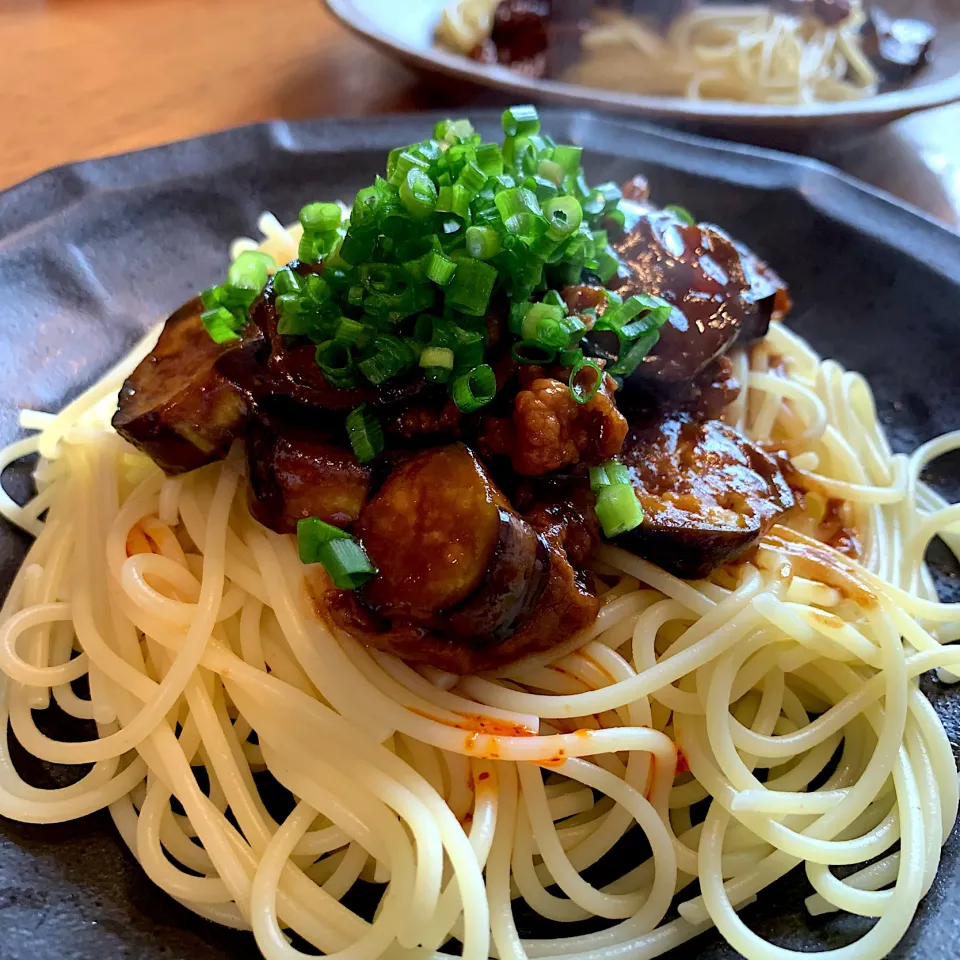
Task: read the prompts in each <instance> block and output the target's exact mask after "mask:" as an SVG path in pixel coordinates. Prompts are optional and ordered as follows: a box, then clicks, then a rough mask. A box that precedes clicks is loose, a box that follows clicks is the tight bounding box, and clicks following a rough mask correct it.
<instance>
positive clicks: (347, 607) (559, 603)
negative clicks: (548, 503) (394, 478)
mask: <svg viewBox="0 0 960 960" xmlns="http://www.w3.org/2000/svg"><path fill="white" fill-rule="evenodd" d="M516 519H517V518H514V519H513V520H512V521H511V522H512V523H515V522H516ZM521 522H522V521H521ZM542 547H543V541H542V540H541V539H540V537H539V536H538V547H537V553H538V555H539V553H540V550H541V549H542ZM544 572H545V574H546V576H545V580H546V584H545V585H544V586H541V587H540V588H538V593H539V599H534V601H533V602H534V604H535V605H534V606H533V609H532V610H527V611H523V613H518V615H517V618H516V619H517V621H518V623H519V625H518V626H517V629H516V630H514V631H513V633H512V635H509V636H507V637H506V639H504V640H503V641H502V642H500V643H495V642H492V641H491V640H490V638H489V637H479V636H475V637H463V636H458V635H456V634H453V633H450V632H444V631H443V630H442V628H440V627H433V628H432V627H428V626H424V625H423V624H420V623H414V622H412V621H410V620H403V619H399V620H387V619H384V618H382V617H378V616H377V615H376V614H374V613H373V612H372V611H371V610H370V609H369V608H368V607H366V606H365V605H364V604H363V601H362V599H361V598H358V596H357V592H356V591H350V590H331V591H328V592H327V594H326V595H325V597H324V600H323V602H324V606H325V609H326V612H327V613H328V614H329V615H330V616H331V617H332V619H333V620H334V622H335V623H336V624H337V625H338V626H340V627H341V628H343V629H344V630H346V631H347V632H349V633H350V634H351V635H352V636H354V637H357V638H358V639H360V640H363V641H364V642H365V643H369V644H370V645H371V646H373V647H376V648H378V649H380V650H386V651H388V652H389V653H392V654H394V655H395V656H398V657H402V658H403V659H404V660H410V661H413V662H415V663H428V664H430V665H431V666H434V667H437V668H438V669H439V670H449V671H450V672H451V673H456V674H460V675H463V674H468V673H476V672H477V671H478V670H491V669H493V668H494V667H499V666H502V665H503V664H506V663H512V662H514V661H515V660H519V659H521V658H522V657H525V656H529V655H530V654H533V653H539V652H540V651H542V650H549V649H550V648H551V647H554V646H556V645H557V644H561V643H564V642H565V641H566V640H569V639H570V637H572V636H574V634H576V633H578V632H579V631H580V630H583V629H584V628H586V627H587V626H589V625H590V624H591V623H592V622H593V621H594V620H595V619H596V616H597V610H598V608H599V601H598V600H597V597H596V594H595V592H594V591H593V589H592V586H591V584H590V583H589V582H588V581H587V580H586V578H584V577H583V576H581V575H578V574H577V573H576V572H575V571H574V569H573V567H572V566H571V565H570V563H569V562H568V560H567V558H566V556H565V554H564V552H563V550H562V549H560V548H557V547H556V546H555V545H553V544H549V548H548V551H547V563H546V565H545V568H544ZM492 575H493V574H492ZM372 582H373V581H371V583H372ZM528 596H529V594H528ZM509 606H511V607H513V606H514V604H513V602H512V599H511V603H510V604H509ZM484 619H485V620H486V622H488V623H489V622H491V621H492V620H493V617H492V616H491V617H485V618H484ZM497 632H498V633H499V634H500V635H504V634H505V633H508V632H509V631H504V630H498V631H497Z"/></svg>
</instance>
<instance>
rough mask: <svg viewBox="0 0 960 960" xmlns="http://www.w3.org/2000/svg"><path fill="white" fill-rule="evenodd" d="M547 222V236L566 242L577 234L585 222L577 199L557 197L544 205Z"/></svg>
mask: <svg viewBox="0 0 960 960" xmlns="http://www.w3.org/2000/svg"><path fill="white" fill-rule="evenodd" d="M543 215H544V217H546V220H547V236H548V237H550V238H551V239H552V240H564V239H566V238H567V237H569V236H570V235H571V234H574V233H576V232H577V230H578V229H579V228H580V224H581V222H582V221H583V208H582V207H581V206H580V203H579V201H578V200H577V198H576V197H556V198H555V199H553V200H548V201H547V202H546V203H545V204H544V205H543Z"/></svg>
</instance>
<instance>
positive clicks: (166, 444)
mask: <svg viewBox="0 0 960 960" xmlns="http://www.w3.org/2000/svg"><path fill="white" fill-rule="evenodd" d="M202 312H203V305H202V304H201V303H200V301H199V299H195V300H191V301H190V302H189V303H185V304H184V305H183V306H182V307H181V308H180V309H179V310H177V311H176V312H175V313H173V314H172V315H171V316H170V317H169V319H168V320H167V322H166V323H165V324H164V327H163V330H162V331H161V333H160V338H159V339H158V340H157V345H156V346H155V347H154V348H153V350H152V351H151V352H150V354H149V355H148V356H147V357H146V358H145V359H144V360H142V361H141V362H140V363H139V365H138V366H137V368H136V370H134V371H133V373H131V374H130V376H129V377H128V378H127V380H126V381H125V382H124V384H123V387H122V388H121V390H120V397H119V405H118V407H117V412H116V413H115V414H114V417H113V426H114V428H115V429H116V431H117V433H119V434H120V435H121V436H122V437H124V438H125V439H127V440H129V441H130V442H131V443H132V444H134V446H137V447H139V448H140V449H141V450H143V452H144V453H146V454H147V455H148V456H149V457H151V458H152V459H153V461H154V462H155V463H156V464H157V466H159V467H161V468H162V469H163V470H165V471H166V472H167V473H183V472H184V471H187V470H193V469H195V468H196V467H201V466H203V465H204V464H205V463H211V462H212V461H214V460H219V459H221V458H222V457H225V456H226V454H227V451H228V450H229V449H230V444H231V443H233V441H234V440H236V439H237V438H238V437H240V436H242V434H243V430H244V427H245V425H246V420H247V416H248V405H247V401H246V399H245V398H244V396H243V395H242V393H241V392H240V391H239V390H238V389H237V388H236V387H235V386H234V384H233V383H231V382H230V381H229V380H228V379H226V378H225V377H223V376H221V375H220V373H219V372H218V371H217V369H216V366H215V365H216V362H217V360H218V359H219V358H220V357H222V356H224V355H225V354H226V353H229V352H230V351H231V350H233V349H235V342H234V343H226V344H218V343H214V341H213V340H211V339H210V336H209V335H208V333H207V331H206V329H205V328H204V326H203V323H202V322H201V320H200V314H201V313H202Z"/></svg>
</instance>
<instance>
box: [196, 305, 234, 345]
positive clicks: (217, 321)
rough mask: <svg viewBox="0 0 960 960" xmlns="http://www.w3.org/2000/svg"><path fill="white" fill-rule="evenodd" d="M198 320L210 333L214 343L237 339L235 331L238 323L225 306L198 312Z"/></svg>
mask: <svg viewBox="0 0 960 960" xmlns="http://www.w3.org/2000/svg"><path fill="white" fill-rule="evenodd" d="M200 321H201V323H203V326H204V327H205V328H206V331H207V333H209V334H210V339H211V340H213V342H214V343H227V341H229V340H239V339H240V334H239V333H238V332H237V331H238V330H239V329H240V325H239V324H238V322H237V318H236V317H235V316H234V315H233V314H232V313H231V312H230V311H229V310H228V309H227V308H226V307H214V308H213V309H212V310H206V311H204V312H203V313H201V314H200Z"/></svg>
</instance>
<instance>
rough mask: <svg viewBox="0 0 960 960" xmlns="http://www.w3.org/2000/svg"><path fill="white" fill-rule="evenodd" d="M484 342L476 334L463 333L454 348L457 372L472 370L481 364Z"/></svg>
mask: <svg viewBox="0 0 960 960" xmlns="http://www.w3.org/2000/svg"><path fill="white" fill-rule="evenodd" d="M483 354H484V342H483V337H481V336H480V334H478V333H465V335H464V336H462V337H461V338H460V343H459V344H458V345H457V346H456V347H455V348H454V356H455V357H456V361H457V363H456V366H457V372H460V371H462V370H472V369H473V368H474V367H476V366H479V365H480V364H481V363H483Z"/></svg>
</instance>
